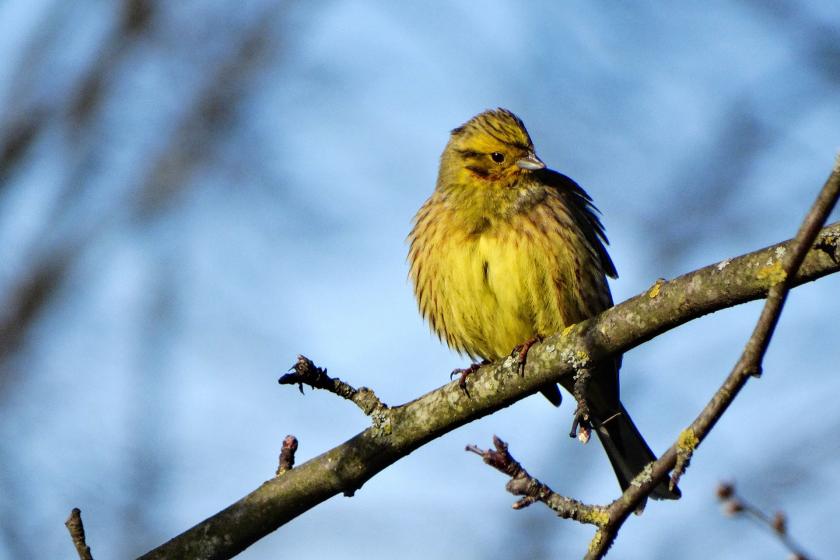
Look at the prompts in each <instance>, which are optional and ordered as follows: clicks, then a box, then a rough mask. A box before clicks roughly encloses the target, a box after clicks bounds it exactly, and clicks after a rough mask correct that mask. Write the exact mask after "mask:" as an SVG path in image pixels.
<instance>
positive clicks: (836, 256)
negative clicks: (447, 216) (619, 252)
mask: <svg viewBox="0 0 840 560" xmlns="http://www.w3.org/2000/svg"><path fill="white" fill-rule="evenodd" d="M790 248H792V245H791V243H790V242H785V243H780V244H778V245H773V246H770V247H767V248H765V249H762V250H759V251H755V252H753V253H749V254H746V255H743V256H740V257H737V258H732V259H727V260H725V261H723V262H720V263H716V264H713V265H710V266H707V267H705V268H702V269H699V270H696V271H694V272H691V273H688V274H685V275H683V276H680V277H679V278H676V279H674V280H671V281H669V282H662V283H658V284H657V286H658V290H656V293H655V294H653V293H652V291H645V292H644V293H642V294H639V295H637V296H635V297H633V298H631V299H630V300H628V301H625V302H623V303H621V304H619V305H616V306H615V307H613V308H611V309H608V310H607V311H605V312H603V313H601V314H600V315H598V316H597V317H593V318H592V319H589V320H587V321H584V322H581V323H579V324H577V325H574V326H572V327H570V328H569V329H566V330H565V331H564V332H563V333H562V334H556V335H553V336H550V337H548V338H546V339H545V340H544V341H543V342H541V343H538V344H536V345H534V347H533V348H531V350H530V351H529V354H528V363H527V365H526V368H525V374H524V376H520V375H518V372H517V368H518V362H517V360H515V359H513V358H508V359H506V360H503V361H501V362H497V363H493V364H489V365H487V366H484V367H482V368H481V369H480V370H479V371H478V372H477V373H475V374H474V375H472V376H470V378H469V383H470V396H469V397H468V396H467V395H465V394H464V392H463V391H462V390H461V389H460V388H459V386H458V382H457V381H453V382H451V383H448V384H446V385H444V386H443V387H440V388H438V389H436V390H434V391H431V392H430V393H427V394H426V395H423V396H422V397H420V398H418V399H416V400H414V401H412V402H410V403H407V404H405V405H402V406H399V407H392V408H390V409H389V410H388V415H389V418H390V429H389V430H387V431H383V430H382V429H380V428H379V427H377V426H372V427H371V428H368V429H366V430H364V431H363V432H361V433H359V434H357V435H356V436H354V437H353V438H351V439H350V440H348V441H346V442H345V443H343V444H341V445H339V446H337V447H335V448H333V449H331V450H329V451H327V452H326V453H324V454H322V455H320V456H318V457H315V458H314V459H311V460H309V461H307V462H306V463H304V464H302V465H300V466H298V467H296V468H294V469H292V470H290V471H287V472H286V473H285V474H284V475H283V476H281V477H277V478H275V479H273V480H270V481H268V482H265V483H264V484H262V485H261V486H260V487H259V488H257V489H256V490H254V491H253V492H252V493H250V494H249V495H247V496H245V497H244V498H242V499H241V500H239V501H238V502H236V503H234V504H232V505H231V506H229V507H228V508H226V509H224V510H223V511H221V512H219V513H217V514H216V515H214V516H212V517H210V518H209V519H207V520H205V521H202V522H201V523H199V524H198V525H196V526H195V527H193V528H191V529H189V530H187V531H185V532H184V533H182V534H181V535H179V536H177V537H175V538H174V539H172V540H171V541H169V542H167V543H165V544H163V545H161V546H160V547H158V548H156V549H155V550H152V551H150V552H149V553H147V554H146V555H144V556H143V557H142V558H144V559H152V558H172V557H175V558H178V557H201V558H208V559H214V558H230V557H232V556H233V555H235V554H237V553H238V552H241V551H242V550H244V549H245V548H247V547H248V546H250V545H251V544H253V543H254V542H256V541H257V540H259V539H260V538H262V537H264V536H266V535H267V534H269V533H271V532H272V531H274V530H276V529H277V528H279V527H281V526H282V525H284V524H285V523H287V522H289V521H290V520H292V519H294V518H295V517H297V516H298V515H300V514H302V513H304V512H306V511H307V510H309V509H311V508H313V507H315V506H316V505H318V504H319V503H321V502H323V501H325V500H327V499H329V498H330V497H332V496H335V495H336V494H339V493H344V494H352V493H353V492H354V491H355V490H357V489H358V488H361V486H362V485H363V484H364V483H365V482H367V480H369V479H370V478H371V477H373V476H375V475H376V474H377V473H379V472H381V471H382V470H383V469H385V468H386V467H388V466H390V465H391V464H393V463H395V462H396V461H398V460H399V459H401V458H403V457H405V456H406V455H408V454H409V453H411V452H412V451H414V450H415V449H417V448H419V447H421V446H422V445H424V444H426V443H428V442H429V441H431V440H433V439H435V438H437V437H440V436H441V435H443V434H445V433H448V432H450V431H452V430H454V429H456V428H458V427H460V426H462V425H464V424H466V423H468V422H471V421H473V420H476V419H478V418H481V417H483V416H486V415H488V414H492V413H493V412H495V411H497V410H500V409H502V408H504V407H507V406H510V405H511V404H513V403H514V402H516V401H518V400H521V399H523V398H525V397H526V396H528V395H530V394H532V393H535V392H536V391H537V390H538V389H539V388H540V387H541V386H543V385H545V384H546V383H555V382H557V381H559V380H560V379H561V378H563V377H564V376H567V375H574V372H575V368H574V364H575V363H576V362H577V359H576V357H577V356H580V355H586V356H587V358H588V359H589V360H591V361H598V360H602V359H605V358H606V357H608V356H611V355H614V354H619V353H623V352H626V351H627V350H629V349H630V348H633V347H635V346H638V345H640V344H642V343H644V342H646V341H648V340H650V339H652V338H653V337H655V336H657V335H658V334H661V333H663V332H665V331H667V330H669V329H672V328H674V327H676V326H679V325H681V324H683V323H686V322H688V321H690V320H692V319H696V318H697V317H700V316H703V315H706V314H707V313H712V312H714V311H718V310H720V309H724V308H727V307H732V306H734V305H737V304H740V303H744V302H747V301H752V300H755V299H759V298H763V297H766V295H767V293H768V291H769V290H770V289H771V288H772V286H774V285H775V284H776V283H777V282H778V275H776V274H773V272H774V271H777V270H778V271H780V270H781V269H780V268H779V267H780V263H781V262H782V258H783V257H784V256H785V255H786V254H789V253H788V250H789V249H790ZM837 271H840V223H835V224H833V225H831V226H829V227H826V228H824V229H823V230H822V231H821V232H820V234H819V236H818V238H817V240H816V242H815V244H814V246H813V248H812V249H811V250H810V251H809V252H808V253H807V255H806V258H805V260H804V262H803V264H802V266H801V268H800V269H799V273H798V274H797V275H795V276H791V277H790V278H789V281H790V285H791V286H798V285H801V284H803V283H806V282H811V281H813V280H816V279H817V278H821V277H822V276H825V275H828V274H832V273H835V272H837ZM669 453H670V455H668V456H669V457H670V460H673V461H675V458H676V450H675V449H674V448H672V449H671V450H670V451H669ZM672 466H673V463H672ZM660 469H661V465H660ZM669 470H670V468H668V469H661V470H660V471H656V474H657V476H660V475H661V476H662V477H663V478H664V476H666V475H667V472H668V471H669ZM633 488H634V487H631V490H632V489H633Z"/></svg>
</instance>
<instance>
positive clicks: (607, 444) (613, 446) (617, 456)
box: [593, 403, 682, 500]
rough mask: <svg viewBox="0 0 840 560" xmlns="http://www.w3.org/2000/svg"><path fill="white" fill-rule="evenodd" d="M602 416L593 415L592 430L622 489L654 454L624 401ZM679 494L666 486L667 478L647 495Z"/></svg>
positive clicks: (664, 497)
mask: <svg viewBox="0 0 840 560" xmlns="http://www.w3.org/2000/svg"><path fill="white" fill-rule="evenodd" d="M593 416H594V415H593ZM603 416H604V417H603V418H597V417H595V418H593V424H594V426H595V433H596V434H598V439H600V440H601V444H602V445H603V446H604V450H605V451H606V452H607V457H609V459H610V463H611V464H612V467H613V469H614V470H615V475H616V477H617V478H618V483H619V484H620V485H621V489H622V490H626V489H627V487H628V486H629V485H630V481H631V480H633V478H635V476H636V475H637V474H639V473H640V472H642V470H643V469H644V468H645V466H646V465H647V464H648V463H651V462H653V461H655V460H656V455H654V454H653V451H651V450H650V447H648V444H647V442H645V439H644V438H643V437H642V434H641V433H639V430H638V429H637V428H636V425H635V424H633V420H631V419H630V415H629V414H627V410H626V409H625V408H624V405H622V404H621V403H619V404H618V410H616V411H615V413H613V414H612V415H610V416H606V415H603ZM681 495H682V494H681V492H680V489H679V488H677V487H676V486H675V487H674V489H673V490H671V489H670V488H668V481H667V480H666V481H664V482H662V483H660V484H659V485H657V486H656V488H654V489H653V492H652V493H651V497H652V498H654V499H656V500H676V499H678V498H679V497H680V496H681Z"/></svg>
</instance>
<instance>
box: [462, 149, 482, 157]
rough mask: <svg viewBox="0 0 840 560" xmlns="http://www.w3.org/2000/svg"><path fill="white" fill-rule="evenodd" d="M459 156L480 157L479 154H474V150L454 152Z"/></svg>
mask: <svg viewBox="0 0 840 560" xmlns="http://www.w3.org/2000/svg"><path fill="white" fill-rule="evenodd" d="M456 151H457V152H458V153H459V154H461V155H462V156H464V157H465V158H474V157H479V156H481V155H482V154H481V152H476V151H474V150H456Z"/></svg>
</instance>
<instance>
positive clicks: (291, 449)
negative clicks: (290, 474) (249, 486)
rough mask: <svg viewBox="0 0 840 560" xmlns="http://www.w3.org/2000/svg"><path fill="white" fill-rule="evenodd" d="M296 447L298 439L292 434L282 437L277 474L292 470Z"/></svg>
mask: <svg viewBox="0 0 840 560" xmlns="http://www.w3.org/2000/svg"><path fill="white" fill-rule="evenodd" d="M297 448H298V440H297V438H296V437H295V436H293V435H288V436H286V437H285V438H283V447H281V448H280V460H279V464H278V465H277V472H276V473H275V474H276V475H277V476H280V475H281V474H283V473H285V472H286V471H290V470H292V468H293V467H294V466H295V453H296V452H297Z"/></svg>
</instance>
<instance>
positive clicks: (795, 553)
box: [717, 483, 809, 560]
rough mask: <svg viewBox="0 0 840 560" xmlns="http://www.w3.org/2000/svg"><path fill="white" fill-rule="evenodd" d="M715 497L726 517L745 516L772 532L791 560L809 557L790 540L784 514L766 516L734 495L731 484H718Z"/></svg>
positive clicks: (733, 488) (778, 512) (733, 487)
mask: <svg viewBox="0 0 840 560" xmlns="http://www.w3.org/2000/svg"><path fill="white" fill-rule="evenodd" d="M717 497H718V499H720V501H721V503H722V504H723V507H724V512H725V513H726V515H729V516H733V515H739V514H746V515H748V516H750V517H751V518H752V519H754V520H756V521H757V522H758V523H759V524H761V525H764V526H766V527H767V528H768V529H770V530H771V531H773V534H774V535H776V537H777V538H778V539H779V541H780V542H781V543H782V545H784V547H785V548H787V549H788V551H789V552H790V553H791V555H792V556H791V558H792V560H808V558H809V557H808V556H806V555H805V553H804V552H802V548H801V547H800V546H799V545H797V544H796V543H795V542H794V541H793V539H792V538H791V536H790V533H789V532H788V529H787V517H786V516H785V514H784V512H781V511H777V512H776V513H774V514H773V516H772V517H771V516H769V515H767V514H766V513H764V512H763V511H761V510H760V509H759V508H757V507H756V506H754V505H753V504H751V503H750V502H748V501H747V500H745V499H744V498H743V497H741V496H738V495H737V494H736V493H735V485H734V484H732V483H721V484H719V485H718V488H717Z"/></svg>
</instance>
